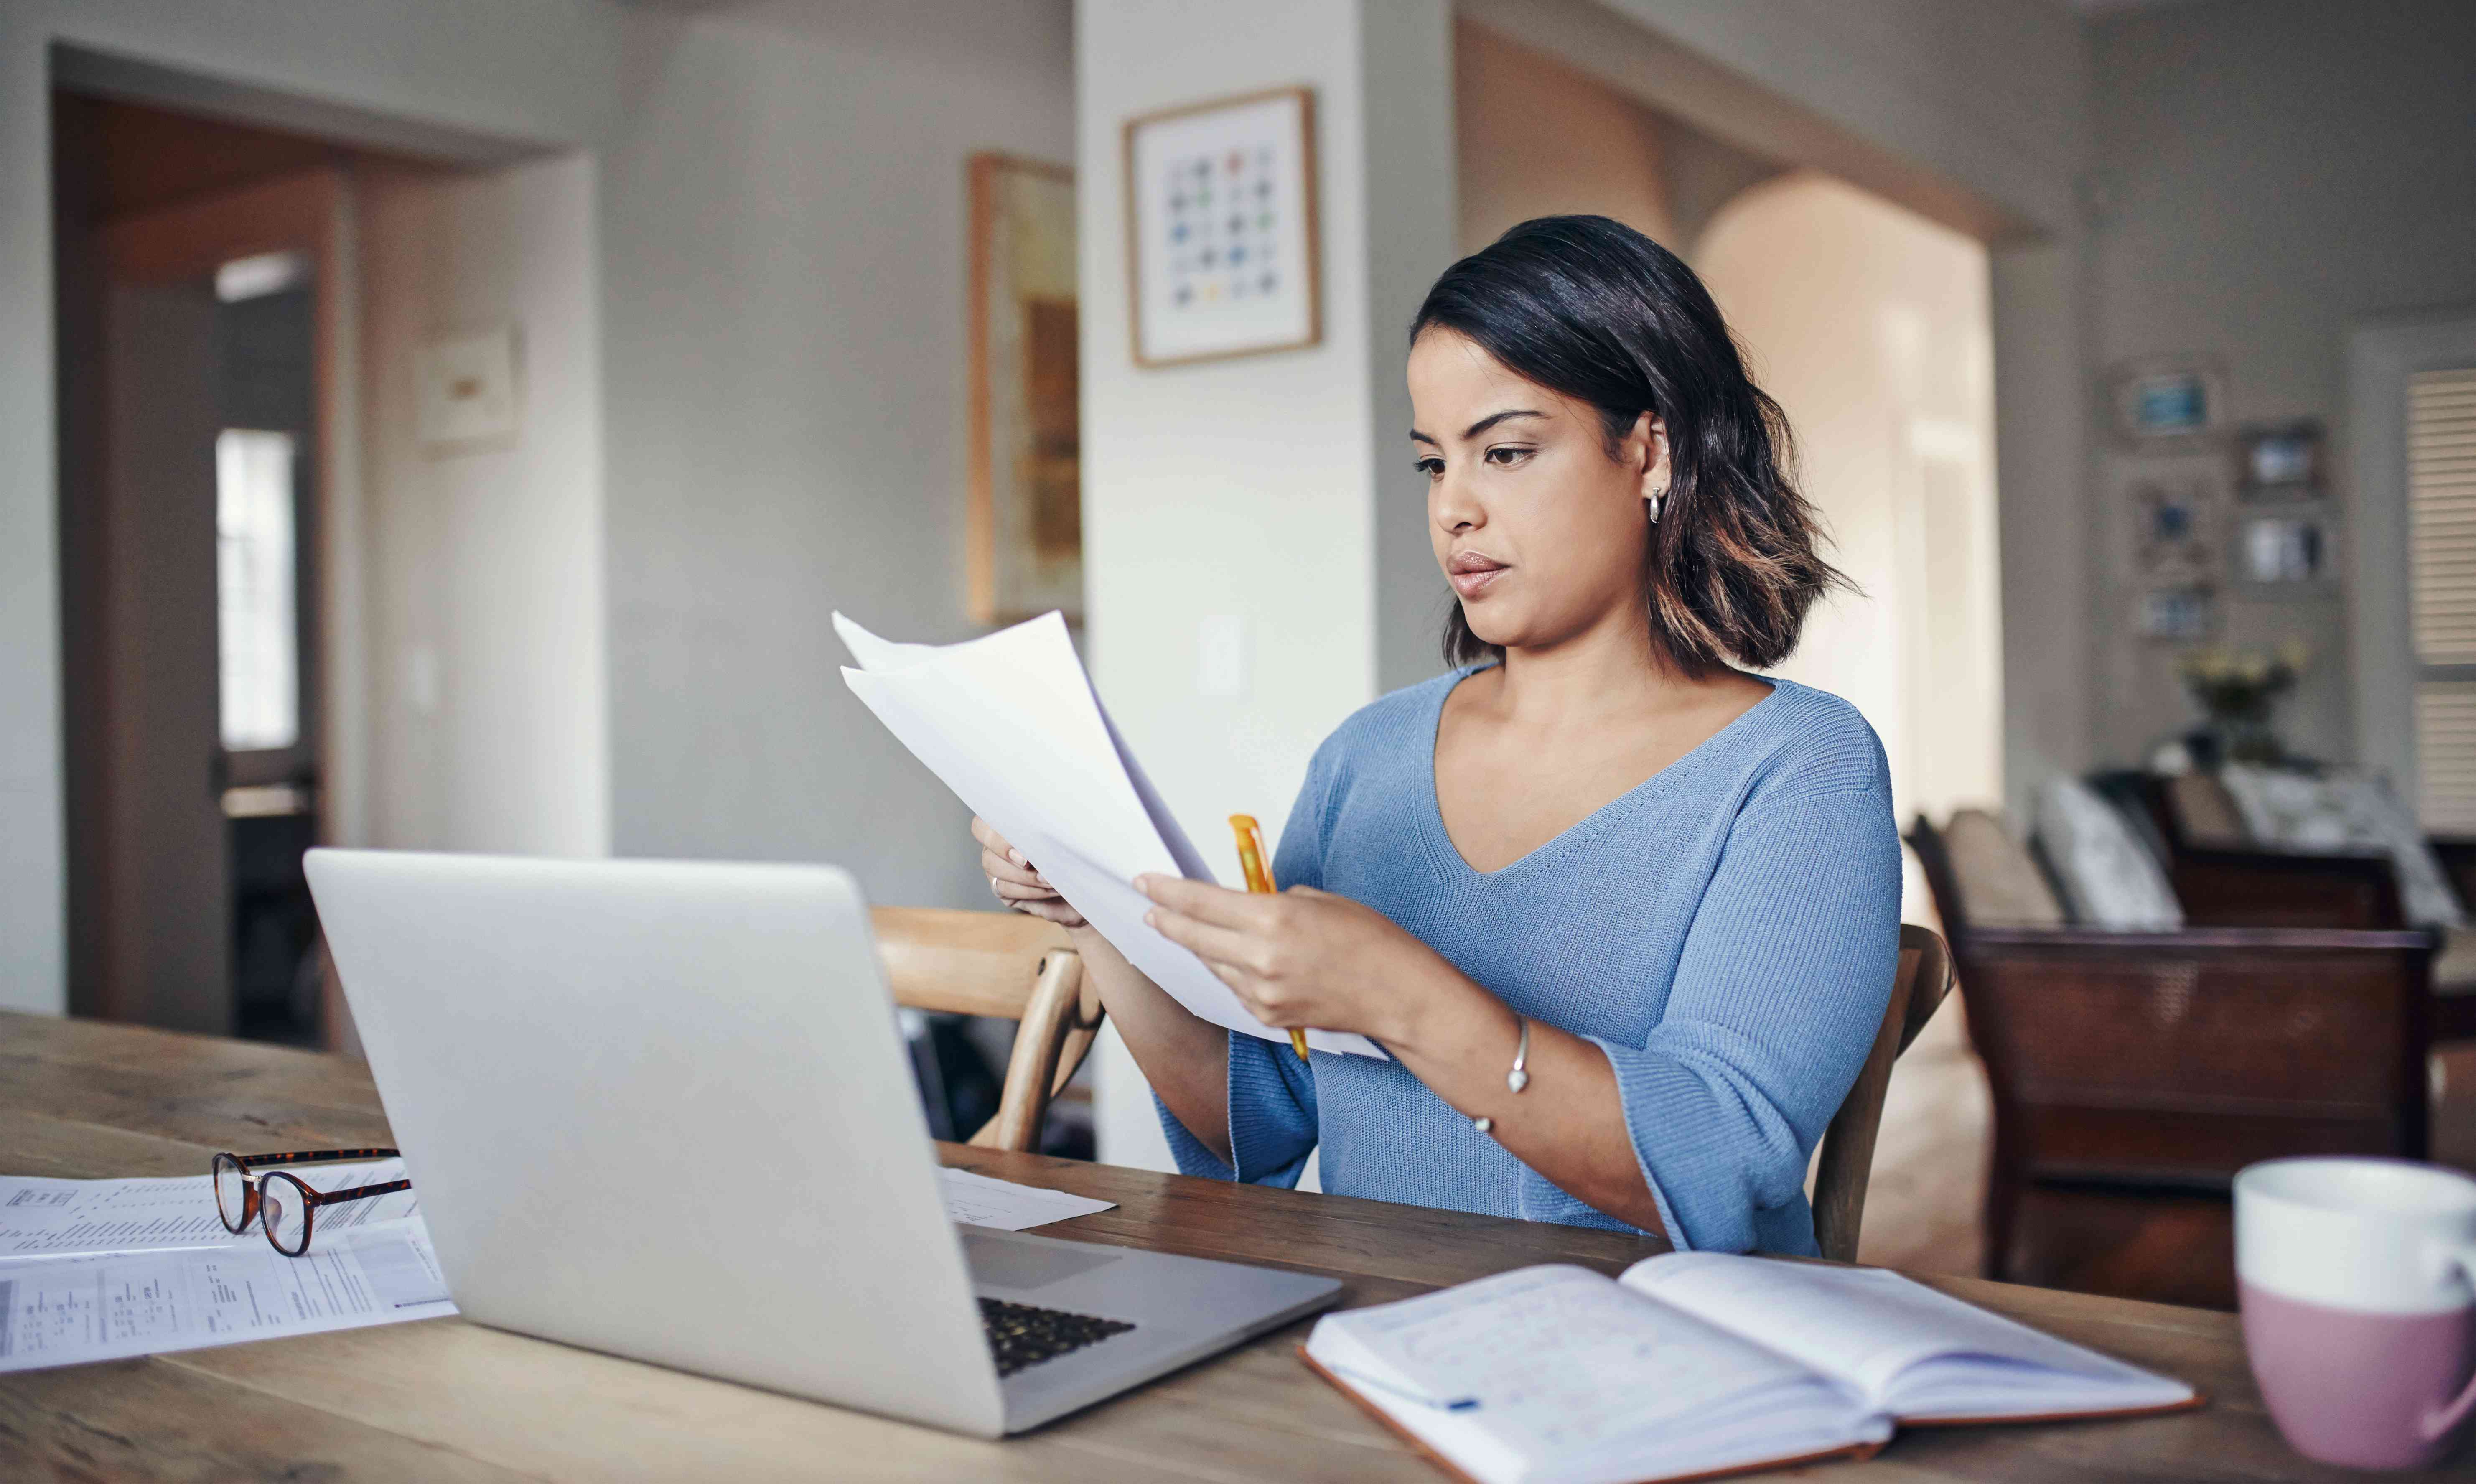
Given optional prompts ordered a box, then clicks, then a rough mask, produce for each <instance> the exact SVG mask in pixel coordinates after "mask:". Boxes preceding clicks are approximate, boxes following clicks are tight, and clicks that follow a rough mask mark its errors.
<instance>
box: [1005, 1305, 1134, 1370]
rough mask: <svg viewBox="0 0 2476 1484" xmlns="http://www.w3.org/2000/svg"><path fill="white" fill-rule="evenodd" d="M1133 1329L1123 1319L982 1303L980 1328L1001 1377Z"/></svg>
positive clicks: (1059, 1310)
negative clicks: (994, 1357) (986, 1339)
mask: <svg viewBox="0 0 2476 1484" xmlns="http://www.w3.org/2000/svg"><path fill="white" fill-rule="evenodd" d="M1134 1327H1135V1326H1134V1325H1132V1324H1130V1323H1127V1322H1126V1321H1125V1320H1122V1319H1102V1318H1100V1317H1099V1316H1097V1315H1092V1314H1069V1313H1067V1312H1066V1311H1065V1310H1064V1309H1040V1308H1034V1307H1033V1306H1032V1305H1030V1304H1028V1303H1007V1302H1006V1301H1005V1300H1003V1299H981V1300H980V1328H981V1329H982V1331H984V1332H985V1333H986V1334H987V1335H988V1338H989V1353H991V1354H992V1355H995V1356H996V1357H997V1362H998V1374H1000V1375H1002V1376H1003V1375H1012V1374H1014V1373H1016V1372H1018V1371H1021V1370H1022V1369H1024V1368H1025V1367H1026V1366H1036V1365H1039V1364H1040V1363H1041V1362H1042V1361H1044V1360H1055V1359H1056V1358H1057V1357H1058V1356H1060V1355H1064V1354H1067V1353H1069V1352H1070V1351H1074V1350H1079V1349H1081V1348H1083V1347H1085V1346H1087V1345H1098V1344H1099V1343H1100V1342H1102V1341H1103V1340H1105V1339H1107V1338H1109V1337H1110V1336H1111V1335H1115V1334H1124V1333H1126V1332H1127V1330H1129V1329H1132V1328H1134Z"/></svg>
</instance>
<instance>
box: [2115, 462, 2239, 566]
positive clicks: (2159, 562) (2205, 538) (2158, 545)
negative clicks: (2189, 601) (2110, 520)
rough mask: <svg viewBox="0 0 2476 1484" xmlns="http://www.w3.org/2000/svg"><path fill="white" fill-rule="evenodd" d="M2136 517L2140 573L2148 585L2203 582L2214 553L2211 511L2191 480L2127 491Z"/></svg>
mask: <svg viewBox="0 0 2476 1484" xmlns="http://www.w3.org/2000/svg"><path fill="white" fill-rule="evenodd" d="M2133 502H2134V506H2135V507H2136V509H2137V510H2138V512H2139V520H2140V551H2141V568H2142V572H2143V573H2144V574H2146V575H2147V576H2148V577H2149V578H2150V579H2152V580H2153V581H2202V580H2205V579H2206V578H2208V577H2209V576H2210V574H2211V571H2212V569H2213V567H2214V565H2215V562H2214V561H2213V557H2214V556H2215V555H2216V549H2217V543H2216V534H2217V529H2218V520H2217V506H2218V502H2217V500H2216V498H2215V497H2214V493H2213V491H2212V489H2211V486H2210V484H2209V483H2208V482H2206V481H2202V480H2197V479H2185V480H2144V481H2142V482H2141V483H2139V484H2137V485H2135V486H2134V488H2133Z"/></svg>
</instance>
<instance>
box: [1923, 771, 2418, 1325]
mask: <svg viewBox="0 0 2476 1484" xmlns="http://www.w3.org/2000/svg"><path fill="white" fill-rule="evenodd" d="M1909 841H1910V844H1911V845H1912V846H1913V847H1915V849H1916V850H1917V853H1918V859H1919V864H1921V865H1922V866H1923V867H1924V868H1925V877H1926V882H1927V885H1928V886H1929V887H1930V888H1931V889H1932V891H1933V893H1934V899H1935V904H1936V907H1937V908H1938V909H1939V910H1940V911H1941V912H1942V913H1943V917H1944V928H1945V929H1946V930H1948V931H1949V932H1950V933H1951V948H1952V958H1953V962H1954V966H1955V968H1956V969H1957V971H1958V974H1959V977H1960V978H1961V980H1962V981H1963V982H1965V983H1966V984H1967V985H1968V1033H1969V1040H1970V1042H1971V1043H1972V1044H1973V1045H1974V1046H1975V1048H1976V1050H1977V1054H1978V1056H1979V1058H1980V1059H1981V1060H1983V1061H1984V1062H1985V1064H1986V1075H1987V1081H1988V1084H1989V1088H1990V1090H1991V1092H1992V1093H1993V1111H1994V1129H1993V1135H1994V1137H1993V1157H1992V1159H1991V1160H1990V1168H1989V1172H1988V1179H1987V1191H1986V1253H1985V1273H1986V1275H1987V1276H1988V1277H1991V1278H1998V1279H2003V1280H2005V1281H2009V1282H2025V1283H2034V1284H2038V1285H2040V1286H2043V1287H2054V1288H2073V1289H2079V1290H2081V1291H2083V1292H2090V1293H2103V1294H2110V1295H2113V1296H2116V1297H2118V1298H2130V1299H2158V1300H2161V1301H2165V1302H2175V1303H2192V1304H2201V1305H2205V1306H2216V1307H2221V1308H2232V1307H2233V1306H2234V1302H2235V1272H2234V1263H2233V1260H2232V1259H2233V1249H2232V1243H2231V1236H2230V1233H2231V1230H2232V1226H2231V1220H2232V1217H2231V1213H2232V1205H2231V1203H2230V1198H2229V1188H2230V1184H2231V1181H2232V1179H2233V1176H2234V1175H2235V1173H2236V1172H2237V1171H2238V1170H2240V1169H2241V1168H2242V1167H2243V1166H2245V1165H2247V1164H2250V1163H2252V1162H2253V1161H2255V1160H2259V1159H2268V1158H2272V1157H2275V1156H2278V1155H2283V1154H2340V1153H2346V1154H2395V1155H2403V1156H2406V1157H2409V1158H2421V1157H2423V1155H2424V1152H2425V1147H2426V1130H2425V1096H2426V1082H2425V1070H2424V1064H2425V1053H2426V1049H2427V1047H2428V1046H2429V1044H2430V1038H2431V1019H2430V1017H2431V1013H2432V998H2431V996H2430V994H2429V993H2428V991H2427V989H2426V985H2427V982H2428V978H2429V974H2430V970H2429V967H2428V963H2429V960H2430V958H2431V956H2432V952H2433V946H2432V942H2431V940H2430V939H2429V938H2428V937H2427V936H2426V935H2425V934H2424V933H2422V932H2409V931H2397V930H2391V931H2375V930H2365V929H2340V928H2262V927H2244V928H2180V929H2177V930H2175V931H2171V932H2111V931H2106V930H2103V929H2099V928H2069V927H2067V928H2015V927H1979V926H1977V925H1975V924H1973V923H1971V922H1970V921H1969V919H1968V892H1967V890H1965V889H1964V888H1963V886H1962V884H1961V883H1960V882H1959V881H1957V880H1956V879H1955V877H1954V873H1953V867H1952V860H1951V857H1950V854H1949V853H1948V852H1946V851H1945V849H1944V842H1943V837H1942V835H1941V834H1940V832H1939V831H1937V830H1936V829H1934V828H1933V827H1932V826H1931V825H1929V824H1928V823H1927V822H1926V821H1925V820H1924V819H1923V818H1922V817H1920V818H1919V820H1918V822H1917V825H1916V827H1915V829H1913V830H1912V831H1911V833H1910V836H1909Z"/></svg>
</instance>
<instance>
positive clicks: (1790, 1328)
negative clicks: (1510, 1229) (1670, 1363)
mask: <svg viewBox="0 0 2476 1484" xmlns="http://www.w3.org/2000/svg"><path fill="white" fill-rule="evenodd" d="M1621 1281H1622V1283H1623V1284H1624V1285H1625V1286H1626V1287H1628V1288H1632V1289H1635V1290H1637V1291H1639V1292H1641V1293H1645V1294H1648V1295H1651V1296H1653V1297H1655V1298H1657V1299H1660V1300H1661V1301H1663V1302H1665V1303H1667V1304H1670V1305H1671V1306H1673V1307H1676V1308H1679V1309H1683V1310H1685V1311H1687V1312H1688V1313H1692V1314H1696V1315H1699V1316H1701V1317H1702V1318H1703V1319H1706V1320H1708V1321H1710V1322H1711V1323H1715V1324H1718V1325H1721V1327H1723V1328H1726V1329H1730V1330H1733V1331H1735V1332H1736V1333H1738V1334H1742V1335H1746V1336H1749V1337H1751V1338H1752V1339H1755V1340H1757V1341H1759V1342H1761V1343H1762V1344H1764V1345H1766V1346H1769V1347H1770V1348H1773V1349H1775V1350H1778V1351H1780V1352H1781V1353H1782V1354H1785V1355H1789V1356H1791V1357H1794V1358H1795V1359H1796V1360H1798V1361H1801V1362H1803V1363H1804V1364H1806V1365H1808V1366H1811V1367H1812V1368H1814V1369H1815V1370H1817V1371H1820V1372H1824V1373H1828V1374H1832V1375H1837V1376H1841V1377H1843V1378H1844V1379H1845V1380H1847V1381H1849V1382H1850V1383H1851V1384H1853V1385H1855V1386H1856V1387H1857V1388H1858V1389H1859V1390H1860V1391H1861V1392H1862V1393H1863V1394H1864V1395H1865V1396H1866V1397H1867V1398H1868V1399H1869V1401H1870V1402H1871V1403H1872V1404H1874V1405H1875V1406H1878V1407H1881V1408H1882V1409H1884V1410H1885V1411H1888V1412H1893V1413H1895V1414H1900V1413H1902V1412H1903V1409H1902V1408H1901V1407H1900V1406H1899V1405H1898V1397H1899V1393H1900V1384H1899V1383H1900V1381H1901V1379H1902V1376H1903V1374H1904V1373H1908V1372H1909V1371H1911V1369H1912V1368H1915V1367H1918V1366H1920V1365H1923V1364H1925V1363H1927V1362H1931V1361H1935V1360H1938V1359H1939V1358H1943V1357H1974V1358H1982V1359H1984V1360H1985V1361H1986V1362H1987V1365H1986V1370H1987V1372H1988V1374H1987V1375H1986V1376H1985V1380H1986V1381H1987V1382H1989V1383H1990V1387H1989V1389H1990V1390H1992V1391H1993V1392H1995V1393H1999V1394H2000V1395H2001V1397H2002V1400H2000V1401H1999V1402H1997V1403H1996V1404H1994V1405H1993V1407H1992V1408H1991V1409H1992V1410H1997V1411H2023V1410H2033V1409H2031V1408H2024V1407H2022V1406H2021V1405H2020V1403H2021V1402H2022V1401H2023V1400H2024V1399H2027V1398H2028V1397H2029V1394H2032V1393H2035V1392H2036V1391H2039V1390H2045V1391H2048V1392H2050V1393H2051V1397H2050V1400H2049V1404H2048V1405H2047V1406H2046V1407H2045V1408H2044V1409H2045V1410H2049V1411H2053V1410H2067V1409H2072V1408H2079V1409H2092V1408H2096V1407H2100V1406H2105V1405H2109V1404H2112V1405H2115V1406H2140V1405H2148V1404H2156V1405H2166V1404H2170V1403H2172V1402H2175V1401H2178V1400H2182V1399H2184V1398H2186V1397H2190V1396H2191V1388H2190V1387H2187V1386H2184V1385H2183V1384H2181V1383H2180V1382H2175V1381H2170V1380H2167V1378H2165V1377H2162V1376H2157V1375H2153V1374H2151V1373H2148V1372H2146V1371H2142V1370H2140V1369H2139V1368H2137V1367H2134V1366H2127V1365H2125V1364H2124V1363H2122V1362H2121V1361H2118V1360H2115V1359H2112V1358H2111V1357H2108V1356H2105V1355H2100V1354H2098V1353H2097V1352H2096V1351H2094V1350H2091V1349H2085V1348H2082V1347H2080V1346H2077V1345H2072V1344H2070V1343H2068V1342H2067V1341H2063V1340H2058V1339H2056V1338H2055V1337H2054V1336H2052V1335H2048V1334H2042V1333H2040V1332H2039V1331H2037V1330H2035V1329H2032V1328H2030V1327H2029V1326H2027V1325H2026V1324H2020V1323H2014V1322H2013V1321H2011V1320H2008V1319H2005V1318H2003V1317H2002V1316H2000V1315H1996V1314H1990V1313H1988V1312H1987V1311H1986V1310H1984V1309H1981V1308H1978V1307H1977V1306H1976V1305H1974V1304H1969V1303H1964V1302H1962V1301H1961V1300H1960V1299H1953V1298H1950V1297H1948V1296H1946V1295H1944V1294H1939V1293H1936V1292H1935V1291H1934V1290H1933V1289H1930V1288H1927V1287H1925V1286H1924V1285H1923V1284H1920V1283H1913V1282H1911V1281H1910V1280H1908V1279H1907V1278H1904V1277H1901V1276H1900V1275H1899V1274H1896V1273H1887V1272H1885V1271H1883V1270H1881V1269H1879V1268H1831V1267H1824V1266H1821V1265H1820V1264H1813V1263H1791V1262H1778V1261H1774V1260H1771V1259H1768V1258H1760V1257H1737V1256H1730V1255H1727V1254H1724V1253H1719V1252H1677V1253H1671V1254H1669V1255H1667V1256H1664V1257H1652V1258H1647V1259H1645V1260H1644V1261H1642V1262H1639V1263H1636V1264H1634V1265H1633V1267H1631V1268H1629V1269H1627V1270H1626V1271H1625V1274H1624V1276H1623V1277H1622V1280H1621ZM2007 1363H2008V1364H2007ZM2024 1367H2025V1368H2034V1371H2032V1372H2031V1373H2028V1374H2025V1375H2024V1374H2023V1373H2022V1371H2021V1370H2020V1369H2019V1368H2024ZM2038 1373H2043V1379H2041V1378H2040V1376H2039V1375H2038ZM1938 1379H1939V1381H1940V1382H1941V1383H1942V1384H1940V1385H1939V1386H1938V1388H1937V1389H1938V1390H1939V1391H1940V1392H1943V1393H1945V1394H1946V1396H1945V1397H1944V1399H1945V1400H1948V1399H1949V1397H1948V1394H1949V1393H1951V1392H1953V1391H1954V1390H1955V1387H1954V1386H1953V1384H1952V1382H1953V1379H1954V1378H1953V1377H1952V1376H1951V1375H1950V1374H1948V1373H1945V1374H1944V1375H1942V1376H1940V1377H1939V1378H1938ZM2065 1398H2068V1399H2065ZM1987 1399H1988V1400H1989V1401H1993V1400H1994V1398H1993V1397H1989V1398H1987ZM1970 1410H1972V1409H1971V1408H1969V1407H1967V1406H1963V1407H1960V1408H1958V1409H1957V1410H1952V1411H1950V1412H1949V1414H1948V1415H1967V1413H1968V1411H1970Z"/></svg>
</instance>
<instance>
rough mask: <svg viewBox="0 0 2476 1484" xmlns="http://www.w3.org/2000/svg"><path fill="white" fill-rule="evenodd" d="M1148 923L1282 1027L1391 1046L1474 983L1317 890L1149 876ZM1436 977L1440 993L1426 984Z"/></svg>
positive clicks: (1143, 881) (1377, 917)
mask: <svg viewBox="0 0 2476 1484" xmlns="http://www.w3.org/2000/svg"><path fill="white" fill-rule="evenodd" d="M1135 887H1136V889H1137V890H1139V891H1141V892H1142V893H1143V894H1144V895H1145V896H1147V897H1150V898H1151V900H1152V902H1153V903H1155V905H1154V906H1153V908H1152V910H1151V912H1149V913H1147V914H1146V915H1145V918H1144V920H1145V921H1146V922H1148V923H1150V924H1151V926H1152V927H1153V928H1156V929H1158V930H1159V932H1160V934H1161V936H1162V937H1165V938H1167V939H1169V940H1170V941H1171V942H1172V943H1175V944H1177V945H1178V946H1179V947H1181V948H1184V949H1187V950H1189V951H1191V952H1194V954H1195V955H1196V956H1197V957H1198V958H1201V959H1202V960H1203V962H1204V965H1205V966H1206V967H1207V968H1209V969H1211V971H1212V972H1213V973H1214V974H1216V975H1219V976H1220V977H1221V981H1222V982H1223V983H1225V984H1226V985H1228V986H1229V987H1230V988H1231V989H1232V990H1234V991H1236V992H1237V995H1238V998H1239V1000H1240V1001H1242V1002H1245V1004H1246V1006H1247V1008H1248V1009H1249V1010H1250V1011H1251V1012H1252V1013H1253V1014H1254V1016H1255V1018H1256V1019H1257V1020H1260V1021H1262V1022H1263V1023H1264V1024H1265V1025H1267V1026H1274V1027H1275V1028H1276V1029H1293V1028H1295V1029H1306V1028H1309V1027H1313V1028H1317V1029H1322V1030H1349V1031H1355V1032H1356V1033H1358V1034H1360V1035H1363V1036H1369V1037H1373V1038H1374V1039H1375V1040H1377V1041H1391V1040H1394V1039H1396V1038H1399V1037H1403V1036H1405V1035H1407V1033H1408V1027H1409V1026H1411V1025H1412V1024H1414V1023H1415V1021H1416V1019H1417V1017H1418V1016H1419V1015H1420V1013H1421V1012H1423V1011H1425V1010H1428V1009H1431V1008H1433V1005H1434V1002H1436V1001H1437V1000H1439V999H1442V998H1445V997H1446V996H1447V995H1448V994H1449V989H1448V988H1447V987H1446V986H1448V985H1451V984H1453V983H1455V982H1459V983H1462V984H1467V983H1468V981H1467V980H1465V979H1463V978H1462V976H1461V974H1460V973H1459V971H1457V970H1455V969H1454V968H1453V967H1452V965H1450V964H1448V963H1447V962H1446V961H1445V960H1444V959H1443V958H1442V957H1440V956H1438V955H1437V953H1436V952H1434V951H1433V950H1432V949H1429V948H1428V947H1427V946H1426V945H1425V944H1424V943H1422V942H1420V941H1419V940H1418V939H1416V938H1414V937H1412V936H1410V934H1408V933H1406V932H1404V931H1402V930H1401V929H1400V928H1398V927H1396V926H1394V924H1393V922H1392V920H1391V919H1390V918H1387V917H1386V916H1385V915H1384V914H1383V913H1381V912H1378V911H1376V910H1375V909H1374V907H1370V906H1366V905H1364V904H1362V903H1356V902H1352V901H1350V900H1349V898H1348V897H1336V896H1334V895H1332V894H1331V893H1330V892H1323V891H1318V890H1316V889H1315V888H1314V887H1312V886H1293V887H1291V888H1290V889H1289V890H1287V891H1284V892H1277V893H1252V892H1242V891H1231V890H1230V889H1228V888H1227V887H1226V886H1215V885H1213V884H1211V883H1210V882H1208V881H1189V880H1185V879H1182V878H1178V877H1173V876H1140V877H1137V878H1135ZM1429 981H1433V982H1434V984H1435V985H1436V989H1434V990H1429V989H1428V988H1426V987H1425V986H1426V984H1427V983H1428V982H1429Z"/></svg>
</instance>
